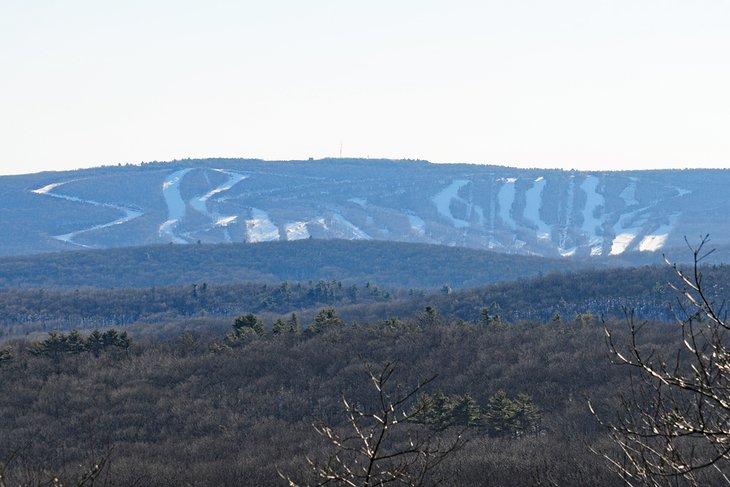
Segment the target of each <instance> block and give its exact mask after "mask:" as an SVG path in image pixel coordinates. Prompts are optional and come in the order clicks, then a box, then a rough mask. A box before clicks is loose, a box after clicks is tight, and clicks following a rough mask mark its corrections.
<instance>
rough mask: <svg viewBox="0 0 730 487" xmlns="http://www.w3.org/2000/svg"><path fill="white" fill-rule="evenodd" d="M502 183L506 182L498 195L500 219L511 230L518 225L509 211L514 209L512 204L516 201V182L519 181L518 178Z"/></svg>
mask: <svg viewBox="0 0 730 487" xmlns="http://www.w3.org/2000/svg"><path fill="white" fill-rule="evenodd" d="M501 181H504V184H503V185H502V187H501V188H499V193H497V201H499V218H501V219H502V221H503V222H504V224H505V225H507V226H508V227H510V228H514V227H515V226H516V224H515V221H514V220H513V219H512V217H511V216H510V214H509V210H510V208H512V203H514V201H515V182H516V181H517V178H506V179H502V180H501Z"/></svg>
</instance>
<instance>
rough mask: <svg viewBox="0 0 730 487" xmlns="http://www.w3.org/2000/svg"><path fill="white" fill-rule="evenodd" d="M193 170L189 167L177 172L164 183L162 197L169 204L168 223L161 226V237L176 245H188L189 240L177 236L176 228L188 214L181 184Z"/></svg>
mask: <svg viewBox="0 0 730 487" xmlns="http://www.w3.org/2000/svg"><path fill="white" fill-rule="evenodd" d="M192 170H193V168H191V167H188V168H185V169H180V170H179V171H175V172H174V173H172V174H170V175H169V176H167V178H165V181H164V182H163V183H162V196H164V197H165V203H167V221H165V222H163V223H162V225H160V229H159V234H160V237H163V236H164V237H167V238H169V239H170V240H171V241H173V242H175V243H187V240H185V239H183V238H181V237H179V236H177V235H176V234H175V227H176V226H177V224H178V223H179V222H180V220H182V219H183V218H185V213H186V208H185V202H184V201H183V199H182V196H181V195H180V182H181V181H182V179H183V177H185V175H186V174H187V173H189V172H190V171H192Z"/></svg>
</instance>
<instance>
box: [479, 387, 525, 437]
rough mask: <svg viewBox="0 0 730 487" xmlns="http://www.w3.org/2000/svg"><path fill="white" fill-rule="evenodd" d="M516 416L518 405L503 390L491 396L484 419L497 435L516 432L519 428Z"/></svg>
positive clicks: (491, 431) (490, 430)
mask: <svg viewBox="0 0 730 487" xmlns="http://www.w3.org/2000/svg"><path fill="white" fill-rule="evenodd" d="M516 416H517V407H516V406H515V404H514V402H512V401H511V400H510V399H509V398H508V397H507V393H505V392H504V391H503V390H499V391H497V392H496V393H495V394H494V395H493V396H492V397H490V398H489V401H488V403H487V411H486V413H485V414H484V419H485V423H486V425H487V428H489V432H490V433H492V434H494V435H497V436H503V435H510V434H512V433H514V432H515V431H516V430H517V422H516Z"/></svg>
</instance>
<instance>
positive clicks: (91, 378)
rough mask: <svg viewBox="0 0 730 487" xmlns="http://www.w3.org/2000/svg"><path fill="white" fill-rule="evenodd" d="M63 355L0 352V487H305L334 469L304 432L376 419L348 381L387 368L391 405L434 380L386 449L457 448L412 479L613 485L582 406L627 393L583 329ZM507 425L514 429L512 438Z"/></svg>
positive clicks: (665, 345) (180, 342) (602, 445)
mask: <svg viewBox="0 0 730 487" xmlns="http://www.w3.org/2000/svg"><path fill="white" fill-rule="evenodd" d="M609 326H614V327H616V328H617V330H618V331H619V332H620V330H622V329H623V328H624V325H623V324H621V323H609ZM665 327H666V325H652V326H650V327H648V328H647V329H646V330H645V338H644V339H645V340H646V343H647V345H650V346H651V347H652V348H656V349H657V350H659V351H672V350H673V349H674V347H675V346H676V343H677V339H678V337H677V336H676V334H673V333H667V332H666V330H665ZM622 336H623V335H622V334H621V333H619V335H618V337H619V338H620V339H623V338H621V337H622ZM53 340H54V341H53V343H56V344H58V343H60V342H59V341H58V339H57V338H54V339H53ZM73 340H74V341H73V342H69V343H73V344H74V345H73V346H72V348H65V349H63V350H65V351H62V349H59V348H57V347H56V348H48V347H41V346H39V344H38V343H36V344H34V345H33V346H30V345H29V344H28V343H27V342H24V341H14V342H12V343H11V344H10V345H12V348H3V347H0V349H2V350H3V352H2V353H0V357H2V358H0V390H2V391H3V394H0V411H7V412H12V413H11V414H2V415H0V437H2V438H3V441H2V442H0V467H2V464H7V465H6V467H5V469H4V475H5V479H7V482H8V483H9V485H20V484H21V483H23V482H30V483H31V484H33V485H35V484H36V483H42V482H47V481H49V479H52V478H53V477H57V478H59V479H60V480H61V481H62V482H63V483H64V484H67V483H73V482H75V480H74V479H77V478H79V477H80V476H81V475H82V474H83V473H84V472H87V470H88V469H91V468H92V467H93V465H95V464H96V465H101V467H100V468H101V469H102V472H103V474H102V475H101V476H99V479H100V480H99V482H98V484H99V485H119V486H122V485H124V486H128V485H181V484H198V485H200V484H204V485H257V486H268V485H282V483H283V480H282V478H281V477H280V476H279V473H282V474H283V475H285V476H288V477H291V478H292V479H295V480H296V481H298V482H304V483H308V482H313V481H315V480H316V478H315V477H313V471H312V469H311V468H310V466H309V464H308V462H307V458H309V459H312V460H313V461H315V462H319V463H323V462H324V463H326V462H327V459H328V458H330V457H331V456H332V455H333V454H334V451H333V450H332V448H331V445H329V444H328V442H327V441H326V440H325V439H323V438H322V437H321V436H320V435H319V434H317V432H316V431H315V429H314V428H313V425H319V426H321V425H328V426H331V427H332V428H334V430H335V431H337V432H340V433H343V434H344V433H347V432H348V423H347V420H346V415H345V413H344V411H343V409H342V397H345V398H346V399H347V400H348V401H350V402H351V403H353V404H359V405H360V407H364V408H375V407H376V406H377V395H376V394H375V391H374V390H373V388H372V382H371V380H370V379H369V378H368V375H367V373H366V372H365V369H364V368H363V363H369V364H371V365H372V366H373V368H374V369H375V370H380V368H381V367H382V366H383V365H384V364H386V363H388V362H392V361H397V369H396V374H395V376H394V377H393V383H392V385H393V387H395V385H396V383H397V384H400V385H402V386H403V387H404V388H408V387H412V386H414V385H416V384H418V383H419V381H421V380H423V379H426V378H429V377H431V376H433V375H436V379H435V380H434V381H433V382H431V383H430V384H429V385H428V386H427V387H426V388H424V389H423V391H422V392H421V393H420V394H419V395H418V396H417V397H413V398H412V400H411V401H409V402H408V403H407V408H414V407H417V406H416V405H417V404H423V401H426V403H428V404H431V405H430V406H428V409H426V411H429V413H428V415H426V416H423V417H422V418H423V419H422V420H418V421H415V422H411V423H407V424H404V425H403V427H402V428H403V429H402V430H401V429H399V428H398V429H396V431H394V432H393V435H394V436H393V437H392V438H390V439H389V440H388V441H389V442H390V443H389V444H388V447H389V448H397V447H398V444H399V442H401V441H403V440H404V439H405V438H406V437H403V436H398V434H401V435H402V434H407V435H418V437H419V438H425V437H427V436H430V437H434V438H442V439H443V441H445V442H447V441H451V440H452V439H453V438H454V437H455V435H456V434H461V435H462V437H463V439H465V440H467V441H466V443H465V444H464V445H463V446H462V447H461V448H460V449H459V450H458V451H457V452H456V453H455V454H453V455H451V456H448V457H447V458H446V460H445V461H444V462H443V463H442V464H441V465H440V466H439V467H438V468H437V469H435V470H434V471H433V472H430V473H429V477H428V478H429V479H434V480H435V479H438V478H442V477H443V478H444V479H446V480H445V483H444V484H443V485H450V486H460V485H495V486H502V487H509V486H520V487H521V486H523V485H525V484H535V485H538V484H544V483H549V484H553V483H554V484H557V485H575V486H578V485H580V486H584V485H622V483H621V482H620V481H619V478H618V477H617V476H615V474H613V473H612V472H610V471H609V470H608V466H607V463H606V462H605V460H604V459H603V458H602V457H601V456H599V455H597V454H594V453H591V451H589V448H594V449H597V450H599V451H604V450H606V451H610V450H611V448H612V447H611V444H610V442H609V441H608V438H607V435H606V431H605V430H604V429H603V428H602V427H601V426H600V424H599V423H598V422H597V421H596V419H595V418H594V417H593V416H592V415H591V414H590V412H589V410H588V407H587V403H586V397H587V396H589V397H591V398H592V399H593V402H594V404H595V407H596V408H598V410H599V411H601V412H602V413H604V414H610V412H611V411H612V410H614V409H615V408H617V407H618V399H619V397H618V393H619V392H620V391H627V390H628V388H629V387H630V385H629V381H628V377H627V370H626V369H625V368H621V367H615V366H611V365H610V364H609V362H608V359H607V357H606V348H605V342H604V335H603V331H602V329H600V328H599V327H596V326H590V325H587V326H583V325H575V324H551V325H544V326H538V325H529V324H523V325H522V326H519V327H509V328H498V327H488V326H478V325H469V324H449V323H447V322H445V321H443V320H441V319H439V318H435V319H432V320H429V321H423V320H420V319H418V318H415V319H413V320H408V321H406V322H402V323H400V324H395V323H389V324H372V325H361V326H357V327H342V326H338V325H332V326H331V327H329V328H328V329H324V328H322V329H320V331H319V332H318V333H304V334H302V335H297V334H296V333H290V332H288V331H285V332H282V333H279V334H278V335H272V334H271V333H267V334H266V336H259V335H257V334H256V333H252V334H251V333H249V334H245V335H242V338H241V339H240V340H234V341H232V342H230V341H225V340H224V339H223V336H222V335H221V334H218V333H217V332H213V333H208V332H206V331H205V330H204V329H199V330H198V332H197V333H188V334H184V335H181V336H179V337H178V338H177V339H172V340H167V341H164V342H159V341H156V340H154V341H148V340H144V339H142V340H140V341H136V342H133V343H132V346H131V348H129V349H127V350H126V351H125V349H124V348H115V347H112V348H110V349H97V350H96V351H95V352H92V351H91V350H88V351H87V350H86V349H85V348H84V347H85V345H84V343H85V340H86V339H85V338H84V335H81V337H80V338H79V337H77V338H74V339H73ZM225 343H230V344H231V345H230V346H227V345H225ZM5 345H6V346H7V345H8V344H7V343H6V344H5ZM54 350H55V351H54ZM419 401H420V402H419ZM419 407H420V406H419ZM462 407H466V409H463V411H465V412H466V413H462V412H460V411H462ZM515 408H516V409H515ZM520 408H523V409H520ZM524 408H527V409H524ZM510 411H525V412H527V411H529V414H528V415H527V416H525V418H526V419H524V420H520V421H517V422H515V421H516V420H515V419H514V418H515V417H514V416H512V415H513V414H516V413H513V412H510ZM500 418H501V419H500ZM398 431H400V432H401V433H398Z"/></svg>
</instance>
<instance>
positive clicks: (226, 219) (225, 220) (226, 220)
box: [215, 215, 238, 227]
mask: <svg viewBox="0 0 730 487" xmlns="http://www.w3.org/2000/svg"><path fill="white" fill-rule="evenodd" d="M237 219H238V216H236V215H233V216H222V217H220V218H218V219H217V220H216V221H215V226H216V227H227V226H228V225H230V224H231V223H234V222H235V221H236V220H237Z"/></svg>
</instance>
